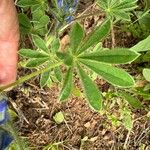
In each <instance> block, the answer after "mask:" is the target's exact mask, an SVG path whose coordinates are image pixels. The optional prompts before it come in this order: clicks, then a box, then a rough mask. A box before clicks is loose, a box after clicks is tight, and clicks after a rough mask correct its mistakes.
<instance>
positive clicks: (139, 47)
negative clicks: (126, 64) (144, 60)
mask: <svg viewBox="0 0 150 150" xmlns="http://www.w3.org/2000/svg"><path fill="white" fill-rule="evenodd" d="M130 49H131V50H133V51H136V52H143V51H148V50H150V35H149V36H148V37H147V38H146V39H144V40H142V41H140V42H139V43H137V44H136V45H134V46H133V47H131V48H130Z"/></svg>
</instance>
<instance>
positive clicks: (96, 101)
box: [78, 65, 102, 111]
mask: <svg viewBox="0 0 150 150" xmlns="http://www.w3.org/2000/svg"><path fill="white" fill-rule="evenodd" d="M78 70H79V74H80V77H81V80H82V84H83V87H84V91H85V94H86V97H87V100H88V103H89V104H90V106H91V108H92V109H94V110H95V111H100V110H101V109H102V94H101V92H100V91H99V89H98V87H97V86H96V85H95V84H94V82H93V81H92V80H91V78H90V77H89V76H88V75H87V73H85V72H84V70H83V69H82V68H81V67H80V66H79V65H78Z"/></svg>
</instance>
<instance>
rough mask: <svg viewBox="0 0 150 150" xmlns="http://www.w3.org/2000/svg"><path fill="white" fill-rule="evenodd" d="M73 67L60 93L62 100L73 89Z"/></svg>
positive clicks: (69, 70)
mask: <svg viewBox="0 0 150 150" xmlns="http://www.w3.org/2000/svg"><path fill="white" fill-rule="evenodd" d="M72 78H73V68H71V67H70V68H69V69H68V71H67V74H66V77H65V80H64V84H63V88H62V90H61V93H60V98H59V99H60V101H65V100H66V99H67V98H68V97H69V96H70V94H71V91H72Z"/></svg>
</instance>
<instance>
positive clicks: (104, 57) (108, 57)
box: [79, 48, 139, 64]
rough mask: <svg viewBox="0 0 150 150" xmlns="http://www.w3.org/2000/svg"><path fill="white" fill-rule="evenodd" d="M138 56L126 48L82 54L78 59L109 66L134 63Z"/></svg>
mask: <svg viewBox="0 0 150 150" xmlns="http://www.w3.org/2000/svg"><path fill="white" fill-rule="evenodd" d="M138 56H139V54H138V53H136V52H134V51H131V50H129V49H127V48H115V49H112V50H101V51H99V52H92V53H86V54H82V55H80V56H79V58H82V59H89V60H95V61H99V62H105V63H110V64H126V63H130V62H132V61H134V60H135V59H136V58H137V57H138Z"/></svg>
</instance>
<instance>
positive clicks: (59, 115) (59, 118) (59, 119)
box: [53, 111, 65, 124]
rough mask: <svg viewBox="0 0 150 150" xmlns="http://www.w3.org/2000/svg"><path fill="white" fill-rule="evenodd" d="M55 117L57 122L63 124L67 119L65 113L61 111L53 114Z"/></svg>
mask: <svg viewBox="0 0 150 150" xmlns="http://www.w3.org/2000/svg"><path fill="white" fill-rule="evenodd" d="M53 119H54V121H55V122H56V123H57V124H61V123H63V122H64V121H65V117H64V114H63V113H62V112H61V111H60V112H58V113H56V114H55V116H53Z"/></svg>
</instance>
